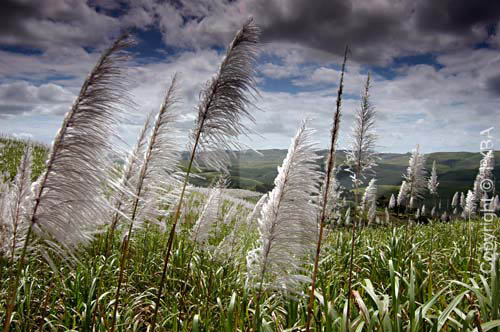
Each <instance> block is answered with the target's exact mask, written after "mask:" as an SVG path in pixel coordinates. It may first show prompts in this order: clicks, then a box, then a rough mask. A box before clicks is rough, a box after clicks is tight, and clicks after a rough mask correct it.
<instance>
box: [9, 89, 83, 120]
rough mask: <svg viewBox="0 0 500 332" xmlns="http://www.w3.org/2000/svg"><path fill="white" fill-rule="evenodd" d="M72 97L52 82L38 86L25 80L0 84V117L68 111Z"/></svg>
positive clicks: (56, 113)
mask: <svg viewBox="0 0 500 332" xmlns="http://www.w3.org/2000/svg"><path fill="white" fill-rule="evenodd" d="M74 97H75V96H74V94H72V93H71V92H70V91H68V90H67V89H65V88H63V87H61V86H59V85H56V84H53V83H47V84H42V85H39V86H35V85H33V84H31V83H29V82H26V81H20V82H14V83H4V84H0V117H5V116H12V115H24V116H27V115H35V114H52V115H61V114H64V113H65V112H66V111H68V109H69V106H70V105H71V102H72V101H73V99H74Z"/></svg>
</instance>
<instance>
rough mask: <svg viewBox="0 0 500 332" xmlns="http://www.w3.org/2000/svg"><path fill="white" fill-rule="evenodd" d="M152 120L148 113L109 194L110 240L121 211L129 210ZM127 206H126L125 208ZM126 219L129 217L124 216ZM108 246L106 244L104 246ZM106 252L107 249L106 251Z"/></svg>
mask: <svg viewBox="0 0 500 332" xmlns="http://www.w3.org/2000/svg"><path fill="white" fill-rule="evenodd" d="M152 120H153V112H151V113H149V115H148V117H147V118H146V121H145V123H144V125H143V127H142V129H141V131H140V132H139V136H138V137H137V142H136V144H135V145H134V147H133V148H132V150H131V151H130V153H129V154H128V157H127V160H126V162H125V166H124V167H123V170H122V172H121V177H120V180H119V181H118V182H117V183H116V184H112V185H113V186H114V188H113V189H114V190H113V193H112V194H111V196H110V198H109V201H110V204H111V205H112V206H113V209H112V210H111V216H110V235H109V236H110V238H111V239H112V238H113V234H114V230H115V228H116V226H117V223H118V221H119V219H120V217H122V216H123V211H128V210H130V208H131V206H130V204H131V200H132V198H133V197H134V192H135V188H136V186H137V176H138V175H139V171H140V168H141V165H142V162H143V160H142V158H144V152H145V148H146V143H147V134H148V132H149V130H150V129H151V123H152ZM126 204H128V206H126ZM125 217H126V218H128V217H129V216H126V215H125ZM106 245H108V243H107V244H106ZM106 251H108V249H106Z"/></svg>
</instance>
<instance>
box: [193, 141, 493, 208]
mask: <svg viewBox="0 0 500 332" xmlns="http://www.w3.org/2000/svg"><path fill="white" fill-rule="evenodd" d="M258 152H259V153H256V152H255V151H245V152H239V153H237V154H236V158H234V159H233V163H232V166H231V168H230V172H231V181H232V186H233V187H235V188H244V189H251V190H257V191H261V192H265V191H268V190H270V189H272V187H273V181H274V178H275V177H276V175H277V166H278V165H280V164H281V162H282V161H283V159H284V158H285V156H286V153H287V150H280V149H270V150H259V151H258ZM326 152H327V151H326V150H325V151H320V152H319V153H320V154H321V155H322V156H324V155H326ZM378 156H379V158H380V160H379V162H378V166H377V167H375V169H374V170H375V173H376V177H377V180H378V184H379V195H386V196H390V193H391V192H396V191H397V190H398V187H399V185H400V184H401V180H402V175H403V173H404V172H406V168H407V167H408V160H409V158H410V154H409V153H406V154H401V153H381V154H379V155H378ZM185 159H187V155H185ZM434 160H435V161H436V166H437V171H438V176H439V182H440V185H439V194H440V196H441V197H442V198H443V200H444V201H445V200H446V199H447V198H448V197H451V196H453V194H454V193H455V192H456V191H466V190H468V189H471V188H472V185H473V183H474V179H475V177H476V175H477V170H478V167H479V162H480V160H481V155H480V153H471V152H437V153H431V154H428V155H427V163H426V165H427V169H428V171H429V172H430V169H431V167H432V162H433V161H434ZM344 162H345V152H344V151H339V152H338V155H337V165H341V167H342V168H343V169H345V166H343V164H344ZM495 162H496V169H495V172H494V173H495V177H496V185H497V188H500V151H495ZM201 174H202V175H203V176H205V177H206V178H207V180H206V181H201V180H198V181H197V183H198V184H200V185H203V184H206V183H207V182H210V181H211V180H212V179H213V177H214V176H216V174H215V173H214V172H209V171H204V172H202V173H201ZM338 177H339V179H340V181H341V184H342V185H343V186H344V187H346V188H350V186H351V184H350V179H349V174H348V173H347V172H346V171H345V170H341V171H340V172H339V174H338ZM369 179H370V178H368V179H367V181H366V182H368V180H369ZM444 201H443V203H444Z"/></svg>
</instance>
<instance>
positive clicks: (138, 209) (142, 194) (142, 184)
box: [127, 75, 181, 224]
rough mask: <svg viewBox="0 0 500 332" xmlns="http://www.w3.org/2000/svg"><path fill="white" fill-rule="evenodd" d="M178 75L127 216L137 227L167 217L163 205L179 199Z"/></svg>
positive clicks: (157, 123)
mask: <svg viewBox="0 0 500 332" xmlns="http://www.w3.org/2000/svg"><path fill="white" fill-rule="evenodd" d="M177 103H178V96H177V75H174V77H173V78H172V82H171V84H170V86H169V88H168V90H167V93H166V96H165V99H164V101H163V103H162V105H161V107H160V110H159V112H158V114H157V115H156V118H155V121H154V123H153V125H152V128H151V132H150V135H149V138H148V143H147V145H146V146H145V148H144V157H143V159H142V160H141V164H140V169H139V174H138V175H137V179H136V181H134V182H135V188H134V190H133V194H134V196H133V201H132V204H131V206H130V210H128V211H127V215H129V216H130V222H132V223H134V224H137V223H141V222H143V221H144V220H146V219H149V220H154V219H155V217H157V216H161V215H162V214H164V211H158V207H159V205H160V202H161V203H165V202H168V203H173V202H174V201H175V199H176V198H177V196H176V195H173V194H172V190H173V189H174V188H175V187H178V186H179V185H180V180H179V179H178V175H179V168H178V167H179V165H178V164H179V160H180V156H181V151H180V150H179V148H178V147H179V144H178V135H179V132H178V130H177V129H176V128H175V123H176V121H177V120H178V116H179V115H178V113H177V112H176V109H175V108H176V105H177Z"/></svg>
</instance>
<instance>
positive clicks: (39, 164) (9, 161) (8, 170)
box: [0, 137, 49, 180]
mask: <svg viewBox="0 0 500 332" xmlns="http://www.w3.org/2000/svg"><path fill="white" fill-rule="evenodd" d="M28 144H31V146H32V147H33V150H32V151H33V152H32V153H33V166H32V167H33V170H32V179H33V180H35V179H36V178H38V176H39V175H40V174H41V173H42V171H43V169H44V167H45V160H46V159H47V154H48V152H49V148H48V147H47V146H46V145H44V144H41V143H37V142H30V141H24V140H18V139H13V138H6V137H0V174H4V175H5V176H6V177H7V178H8V179H10V180H13V179H14V177H15V176H16V171H17V167H18V165H19V163H20V162H21V157H22V156H23V153H24V149H25V148H26V146H27V145H28Z"/></svg>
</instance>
